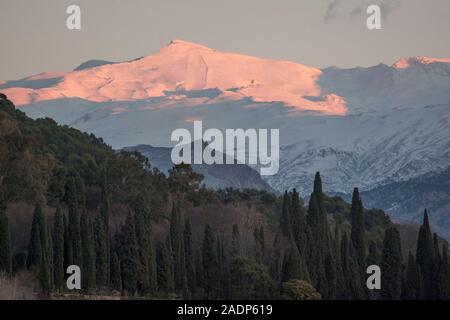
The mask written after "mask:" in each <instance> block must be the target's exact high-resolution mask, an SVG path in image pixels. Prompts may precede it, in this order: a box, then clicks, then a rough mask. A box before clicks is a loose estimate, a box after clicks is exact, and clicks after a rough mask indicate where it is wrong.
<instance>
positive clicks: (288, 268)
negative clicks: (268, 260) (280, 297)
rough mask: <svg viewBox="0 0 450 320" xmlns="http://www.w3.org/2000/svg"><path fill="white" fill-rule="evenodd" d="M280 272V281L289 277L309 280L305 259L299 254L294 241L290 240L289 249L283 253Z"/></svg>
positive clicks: (289, 278)
mask: <svg viewBox="0 0 450 320" xmlns="http://www.w3.org/2000/svg"><path fill="white" fill-rule="evenodd" d="M282 273H283V274H282V282H287V281H289V280H291V279H298V280H305V281H308V282H309V281H310V280H309V274H308V270H307V268H306V263H305V259H304V258H303V257H302V256H301V254H300V252H299V250H298V248H297V245H296V244H295V242H291V244H290V246H289V251H288V252H287V254H286V255H285V258H284V262H283V271H282Z"/></svg>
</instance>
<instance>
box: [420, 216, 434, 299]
mask: <svg viewBox="0 0 450 320" xmlns="http://www.w3.org/2000/svg"><path fill="white" fill-rule="evenodd" d="M416 259H417V264H418V265H419V267H420V271H421V273H422V277H423V286H424V290H425V295H426V297H427V298H428V297H431V295H432V287H431V286H432V277H433V276H432V272H433V261H434V247H433V236H432V234H431V229H430V223H429V220H428V212H427V210H425V212H424V216H423V224H422V225H421V226H420V230H419V238H418V240H417V251H416Z"/></svg>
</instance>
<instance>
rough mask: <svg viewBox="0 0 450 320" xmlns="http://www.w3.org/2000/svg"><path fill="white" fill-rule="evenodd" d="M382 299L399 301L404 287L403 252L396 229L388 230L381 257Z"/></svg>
mask: <svg viewBox="0 0 450 320" xmlns="http://www.w3.org/2000/svg"><path fill="white" fill-rule="evenodd" d="M380 267H381V270H382V273H383V276H382V277H381V292H380V294H381V297H382V298H383V299H384V300H398V299H400V296H401V287H402V251H401V244H400V233H399V232H398V230H397V229H396V228H395V227H391V228H388V229H387V230H386V233H385V236H384V241H383V255H382V257H381V266H380Z"/></svg>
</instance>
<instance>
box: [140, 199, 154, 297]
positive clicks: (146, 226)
mask: <svg viewBox="0 0 450 320" xmlns="http://www.w3.org/2000/svg"><path fill="white" fill-rule="evenodd" d="M135 212H136V237H137V243H138V250H139V262H140V263H139V265H140V268H141V270H140V272H139V281H138V287H139V291H140V292H142V293H143V294H147V293H153V292H155V290H156V270H155V269H156V266H155V253H154V246H153V238H152V231H151V220H150V212H148V210H147V209H146V207H145V203H144V201H143V200H142V199H140V200H138V202H137V203H136V206H135Z"/></svg>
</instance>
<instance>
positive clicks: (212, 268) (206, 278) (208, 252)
mask: <svg viewBox="0 0 450 320" xmlns="http://www.w3.org/2000/svg"><path fill="white" fill-rule="evenodd" d="M202 264H203V268H202V269H203V288H204V289H205V298H206V299H214V298H216V289H217V288H216V273H217V257H216V249H215V241H214V233H213V230H212V228H211V226H210V225H209V224H207V225H206V226H205V233H204V237H203V244H202Z"/></svg>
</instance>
